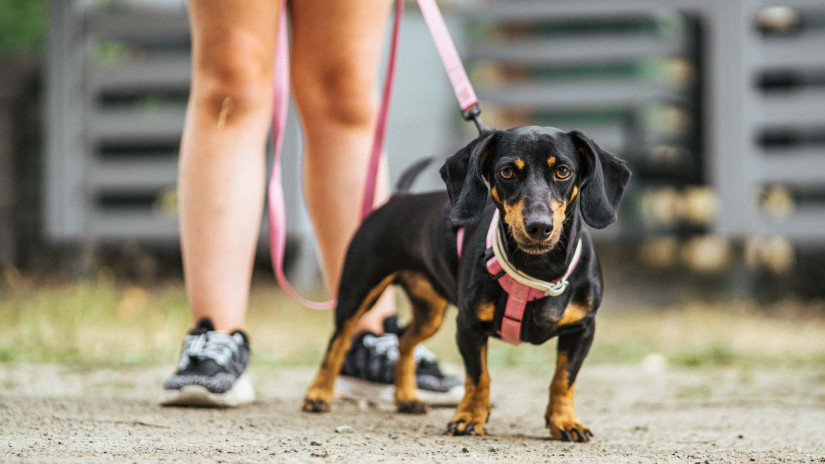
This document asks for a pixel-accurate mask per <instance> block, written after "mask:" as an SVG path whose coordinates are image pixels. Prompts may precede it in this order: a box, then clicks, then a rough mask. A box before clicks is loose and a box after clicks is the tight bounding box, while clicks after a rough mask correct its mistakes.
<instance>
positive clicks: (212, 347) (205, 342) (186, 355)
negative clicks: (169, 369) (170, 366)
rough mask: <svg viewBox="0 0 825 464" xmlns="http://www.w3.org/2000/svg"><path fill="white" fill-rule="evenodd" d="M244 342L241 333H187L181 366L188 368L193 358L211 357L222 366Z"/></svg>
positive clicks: (181, 367)
mask: <svg viewBox="0 0 825 464" xmlns="http://www.w3.org/2000/svg"><path fill="white" fill-rule="evenodd" d="M242 343H243V337H242V336H241V335H240V334H234V335H229V334H228V333H225V332H207V333H204V334H199V335H187V336H186V338H185V339H184V342H183V355H182V356H181V360H180V366H179V367H180V369H184V368H186V366H187V365H189V362H190V360H192V359H211V360H213V361H215V362H216V363H217V364H218V365H220V366H226V364H227V363H228V362H229V360H230V359H231V358H232V355H234V354H235V353H237V352H238V346H239V345H241V344H242Z"/></svg>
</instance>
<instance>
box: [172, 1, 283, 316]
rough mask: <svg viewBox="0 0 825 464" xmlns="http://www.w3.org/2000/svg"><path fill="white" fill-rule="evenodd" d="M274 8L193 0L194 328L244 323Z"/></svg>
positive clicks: (184, 218)
mask: <svg viewBox="0 0 825 464" xmlns="http://www.w3.org/2000/svg"><path fill="white" fill-rule="evenodd" d="M279 11H280V10H279V5H278V2H276V1H273V0H246V1H244V2H234V1H223V0H194V1H190V2H189V14H190V22H191V26H192V64H193V66H192V68H193V76H192V86H191V93H190V98H189V105H188V107H187V115H186V123H185V126H184V132H183V138H182V141H181V156H180V174H179V187H178V188H179V200H180V227H181V246H182V252H183V268H184V280H185V284H186V292H187V297H188V299H189V304H190V307H191V311H192V316H193V318H194V319H195V320H199V319H201V318H203V317H209V318H211V319H212V322H213V323H214V325H215V328H216V329H218V330H233V329H239V328H241V327H242V325H243V321H244V316H245V312H246V304H247V298H248V291H249V282H250V279H251V275H252V264H253V258H254V253H255V247H256V245H257V240H258V233H259V230H260V218H261V211H262V209H263V200H264V172H265V157H264V148H265V144H266V137H267V133H268V130H269V121H270V117H271V112H272V91H273V90H272V78H273V76H272V70H273V63H274V61H273V59H274V54H275V44H276V35H277V34H276V32H277V24H278V15H279Z"/></svg>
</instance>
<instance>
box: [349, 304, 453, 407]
mask: <svg viewBox="0 0 825 464" xmlns="http://www.w3.org/2000/svg"><path fill="white" fill-rule="evenodd" d="M384 330H385V334H384V335H376V334H374V333H370V332H365V333H363V334H361V335H359V336H358V337H357V338H356V339H355V340H353V343H352V348H350V350H349V352H348V353H347V355H346V357H345V358H344V365H343V366H342V367H341V375H340V376H339V377H338V380H337V381H336V382H335V390H336V391H337V392H338V393H339V394H340V395H342V396H343V397H345V398H349V399H354V400H359V401H369V402H373V403H376V402H381V403H386V404H393V403H394V391H395V387H394V382H395V363H396V361H397V360H398V337H399V336H400V335H401V334H402V333H403V331H404V328H403V327H401V326H400V325H399V323H398V318H397V317H395V316H392V317H388V318H387V319H385V320H384ZM413 358H414V359H415V361H416V363H417V367H416V372H415V380H416V384H417V385H418V396H419V397H420V398H421V400H422V401H424V402H425V403H427V404H429V405H430V406H444V407H447V406H455V405H457V404H458V403H459V401H461V398H462V397H463V396H464V387H463V385H464V382H462V381H461V380H460V379H458V378H456V377H451V376H446V375H444V374H443V373H442V372H441V369H440V368H439V367H438V358H437V357H436V356H435V354H434V353H433V352H432V351H430V350H428V349H427V348H426V347H424V346H423V345H418V346H417V347H416V348H415V351H414V352H413Z"/></svg>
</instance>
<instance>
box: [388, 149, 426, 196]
mask: <svg viewBox="0 0 825 464" xmlns="http://www.w3.org/2000/svg"><path fill="white" fill-rule="evenodd" d="M433 159H435V158H433V157H429V158H423V159H420V160H418V161H416V162H415V163H413V164H411V165H410V166H409V167H408V168H407V169H406V170H404V172H402V173H401V177H399V178H398V181H397V182H396V183H395V193H407V192H409V191H410V188H411V187H412V184H413V182H415V179H416V178H417V177H418V175H419V174H421V172H422V171H424V169H425V168H426V167H427V166H429V165H430V163H432V162H433Z"/></svg>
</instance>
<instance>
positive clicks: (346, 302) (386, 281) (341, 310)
mask: <svg viewBox="0 0 825 464" xmlns="http://www.w3.org/2000/svg"><path fill="white" fill-rule="evenodd" d="M344 275H345V276H346V275H347V274H346V273H345V274H344ZM350 275H352V276H355V274H350ZM355 279H357V277H354V278H353V280H355ZM378 279H380V280H378ZM378 279H376V280H378V284H376V285H363V282H349V281H348V280H350V279H343V280H342V281H341V288H342V289H345V290H343V291H341V292H340V293H339V300H338V305H337V307H336V309H335V312H336V317H335V320H336V327H335V333H334V334H333V335H332V339H331V340H330V342H329V346H328V347H327V352H326V355H325V356H324V361H323V362H322V363H321V368H320V369H319V370H318V374H316V376H315V380H314V381H313V382H312V385H311V386H310V387H309V389H308V390H307V393H306V396H305V397H304V404H303V408H302V409H303V410H304V411H307V412H325V411H329V406H330V404H331V403H332V396H333V393H334V391H333V388H334V386H335V379H336V378H337V377H338V373H339V372H341V365H342V364H343V362H344V356H345V355H346V354H347V351H349V348H350V344H351V340H350V337H351V335H352V333H351V332H352V328H353V326H355V323H356V322H358V319H360V318H361V316H362V315H363V314H364V313H365V312H367V311H369V310H370V308H372V306H373V305H374V304H375V302H376V301H377V300H378V298H379V297H380V296H381V294H382V293H384V290H386V289H387V287H388V286H389V285H390V284H392V283H393V281H394V280H395V274H389V275H386V276H384V277H383V279H381V278H378Z"/></svg>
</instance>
